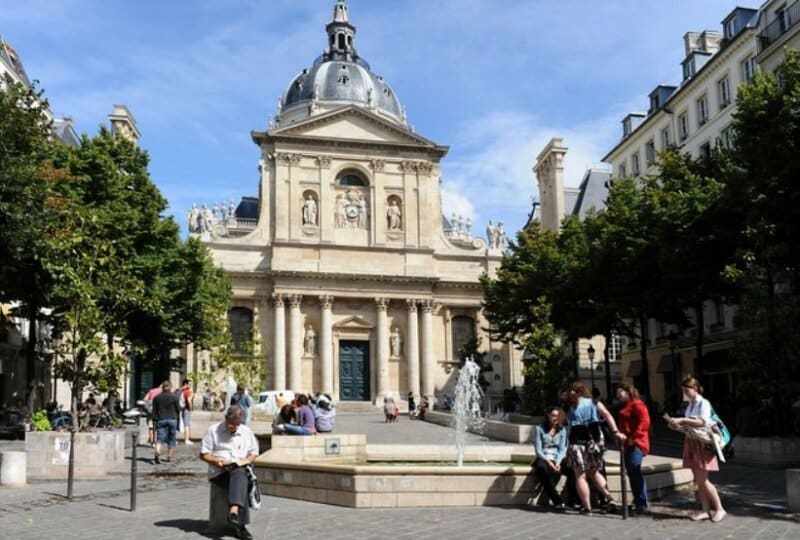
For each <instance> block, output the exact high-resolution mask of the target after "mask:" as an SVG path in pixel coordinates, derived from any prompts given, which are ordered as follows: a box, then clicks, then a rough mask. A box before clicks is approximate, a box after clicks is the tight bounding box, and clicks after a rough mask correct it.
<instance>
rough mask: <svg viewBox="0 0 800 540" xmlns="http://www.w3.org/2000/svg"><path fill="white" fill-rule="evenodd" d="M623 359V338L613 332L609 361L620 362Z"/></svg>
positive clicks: (609, 347)
mask: <svg viewBox="0 0 800 540" xmlns="http://www.w3.org/2000/svg"><path fill="white" fill-rule="evenodd" d="M621 359H622V336H620V335H619V334H617V333H616V332H611V341H610V342H609V344H608V360H609V361H610V362H619V361H620V360H621Z"/></svg>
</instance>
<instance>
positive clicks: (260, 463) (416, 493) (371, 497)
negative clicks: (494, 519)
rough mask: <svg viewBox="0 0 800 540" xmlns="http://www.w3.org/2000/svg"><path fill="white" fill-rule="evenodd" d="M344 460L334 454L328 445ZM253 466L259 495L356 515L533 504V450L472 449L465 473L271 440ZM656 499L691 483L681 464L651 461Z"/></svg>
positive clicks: (366, 450) (353, 450)
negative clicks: (346, 510)
mask: <svg viewBox="0 0 800 540" xmlns="http://www.w3.org/2000/svg"><path fill="white" fill-rule="evenodd" d="M332 443H335V445H336V446H337V447H338V448H339V450H338V451H339V453H338V454H336V453H329V452H326V449H329V448H330V446H331V444H332ZM270 444H271V445H272V450H270V451H269V452H267V453H265V454H263V455H262V456H260V457H259V458H258V459H257V460H256V475H257V477H258V479H259V484H260V487H261V490H262V493H264V494H265V495H272V496H277V497H287V498H291V499H300V500H306V501H314V502H319V503H325V504H335V505H340V506H349V507H355V508H378V507H427V506H483V505H486V506H505V505H524V504H529V503H531V502H532V500H531V499H532V494H533V493H532V487H533V475H532V474H531V473H532V469H531V465H530V463H531V461H532V459H533V452H532V448H531V447H530V445H511V444H510V445H483V446H481V445H475V446H468V447H467V448H466V451H465V458H466V460H467V462H466V463H465V466H464V467H455V466H454V465H448V464H446V463H442V464H441V465H436V464H434V465H431V464H423V463H417V462H424V461H433V462H437V461H444V460H450V461H451V460H452V459H454V458H455V450H454V449H453V448H452V447H449V446H448V447H446V446H443V445H403V444H394V445H388V444H379V445H367V444H366V438H365V436H364V435H343V434H337V435H335V436H319V435H318V436H314V437H298V436H294V437H292V436H273V437H271V439H270ZM608 457H609V458H610V460H609V466H608V473H609V488H610V490H611V492H612V493H613V494H614V496H615V498H617V499H618V500H619V499H620V488H621V483H620V480H621V479H620V477H619V474H620V473H619V467H618V466H617V465H616V464H615V461H614V460H615V459H616V462H618V461H619V455H618V454H615V453H614V452H609V456H608ZM646 459H647V460H649V461H650V462H651V463H648V464H646V465H644V466H643V467H642V471H643V472H644V474H645V475H646V478H647V484H648V489H649V493H650V496H651V497H652V498H653V499H656V498H659V497H661V496H663V495H664V494H666V493H668V492H671V491H673V490H675V489H678V488H681V487H683V486H686V485H688V484H689V483H691V481H692V475H691V471H689V470H687V469H682V468H680V461H677V460H671V459H668V458H658V457H654V456H648V458H646Z"/></svg>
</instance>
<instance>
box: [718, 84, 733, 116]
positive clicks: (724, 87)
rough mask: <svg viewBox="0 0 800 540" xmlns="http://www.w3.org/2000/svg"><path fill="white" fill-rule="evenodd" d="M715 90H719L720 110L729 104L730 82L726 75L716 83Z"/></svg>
mask: <svg viewBox="0 0 800 540" xmlns="http://www.w3.org/2000/svg"><path fill="white" fill-rule="evenodd" d="M717 91H718V92H719V110H722V109H724V108H725V107H727V106H728V105H730V104H731V83H730V81H729V80H728V77H725V78H724V79H722V80H721V81H719V82H718V83H717Z"/></svg>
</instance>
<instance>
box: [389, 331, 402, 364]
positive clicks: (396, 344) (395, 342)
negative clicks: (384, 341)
mask: <svg viewBox="0 0 800 540" xmlns="http://www.w3.org/2000/svg"><path fill="white" fill-rule="evenodd" d="M401 352H402V338H401V337H400V330H398V329H397V327H396V326H395V327H394V329H393V330H392V333H391V335H390V336H389V353H390V354H391V356H392V357H393V358H399V357H400V353H401Z"/></svg>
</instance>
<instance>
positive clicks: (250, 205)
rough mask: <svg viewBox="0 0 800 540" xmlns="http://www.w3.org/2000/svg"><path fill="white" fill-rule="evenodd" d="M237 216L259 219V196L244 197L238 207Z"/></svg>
mask: <svg viewBox="0 0 800 540" xmlns="http://www.w3.org/2000/svg"><path fill="white" fill-rule="evenodd" d="M236 217H237V218H240V219H256V220H257V219H258V197H242V200H241V201H240V202H239V206H237V207H236Z"/></svg>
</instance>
